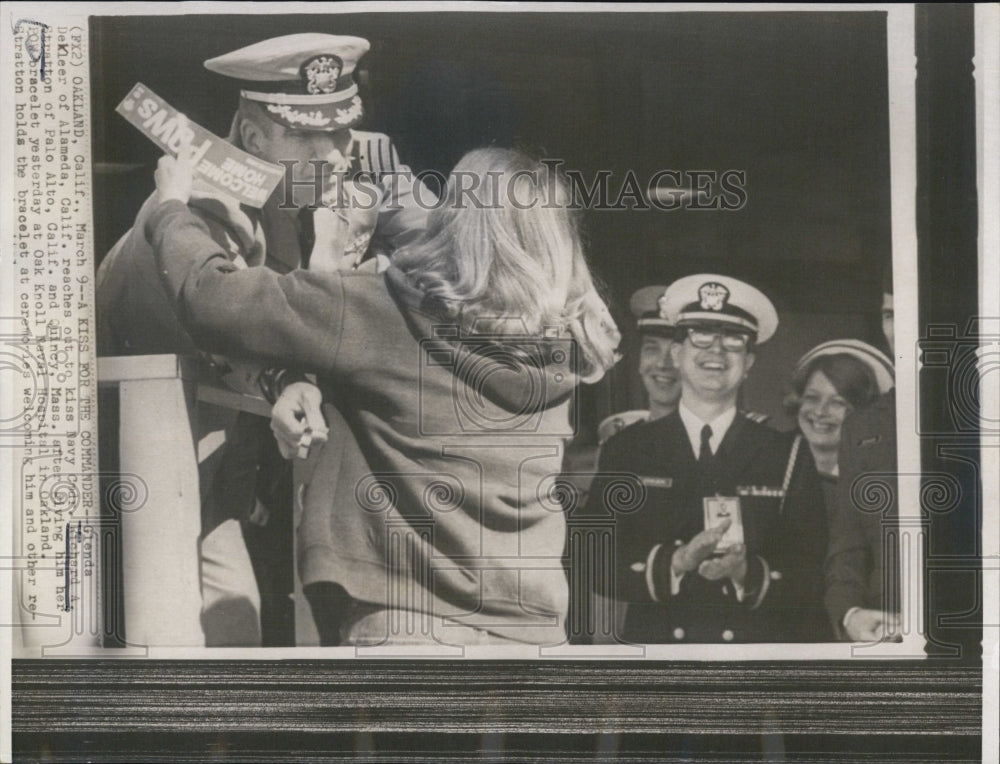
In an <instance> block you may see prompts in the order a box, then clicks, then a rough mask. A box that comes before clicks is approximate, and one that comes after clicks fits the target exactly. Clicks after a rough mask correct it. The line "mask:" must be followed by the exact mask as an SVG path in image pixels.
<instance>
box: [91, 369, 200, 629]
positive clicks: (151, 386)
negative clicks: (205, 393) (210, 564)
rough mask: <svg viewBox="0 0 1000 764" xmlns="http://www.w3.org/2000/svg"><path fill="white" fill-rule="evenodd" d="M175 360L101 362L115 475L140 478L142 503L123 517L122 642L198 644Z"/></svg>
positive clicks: (188, 409) (189, 430) (188, 456)
mask: <svg viewBox="0 0 1000 764" xmlns="http://www.w3.org/2000/svg"><path fill="white" fill-rule="evenodd" d="M184 376H185V375H184V364H183V363H182V360H181V359H179V358H178V357H177V356H169V355H165V356H136V357H130V358H103V359H101V368H100V379H101V383H102V384H116V383H117V385H118V388H119V417H120V419H119V423H120V424H119V437H120V457H119V461H120V465H119V469H120V471H121V472H122V473H126V474H132V475H135V476H137V477H138V478H139V479H141V480H142V481H143V482H144V483H145V485H146V489H147V491H148V500H147V501H146V503H145V506H143V507H141V508H140V509H137V510H135V511H133V512H123V513H122V517H121V530H122V545H123V549H122V568H123V571H122V573H123V575H122V580H123V582H124V592H123V599H124V609H125V613H124V616H125V638H126V640H127V641H128V643H129V644H130V645H156V646H164V647H188V646H199V645H203V644H204V642H205V637H204V634H203V632H202V628H201V621H200V616H201V585H200V575H199V553H198V539H199V536H200V535H201V500H200V495H199V487H198V458H197V452H196V444H195V442H194V437H193V431H194V428H193V427H192V424H193V422H192V418H193V417H194V416H195V407H194V397H195V395H194V383H193V382H186V381H185V379H184Z"/></svg>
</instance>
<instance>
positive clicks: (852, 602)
mask: <svg viewBox="0 0 1000 764" xmlns="http://www.w3.org/2000/svg"><path fill="white" fill-rule="evenodd" d="M882 292H883V293H882V332H883V334H885V339H886V342H888V343H889V352H890V354H893V355H895V321H894V312H893V301H892V292H893V289H892V272H891V269H889V268H887V269H886V271H885V272H884V274H883V280H882ZM838 465H839V467H840V479H839V480H838V482H837V506H836V511H835V513H834V516H833V522H832V524H831V526H830V548H829V551H828V554H827V560H826V593H825V595H824V598H825V604H826V609H827V613H828V614H829V616H830V620H831V622H832V624H833V627H834V629H835V631H836V633H837V636H838V637H840V638H841V639H846V640H849V641H852V642H877V641H880V640H883V639H887V638H888V639H892V640H896V641H898V640H899V639H901V638H902V635H901V634H900V633H899V627H900V616H899V610H900V602H899V576H900V571H899V569H898V564H899V563H898V560H899V555H898V551H896V550H891V551H893V552H895V553H894V554H890V555H889V559H890V560H892V559H895V560H896V565H897V568H895V569H893V568H887V567H886V565H885V561H886V548H887V540H888V539H890V538H891V536H888V535H887V530H891V529H892V528H893V527H895V526H896V525H897V524H898V522H899V503H898V501H897V480H896V479H895V478H894V477H891V478H890V477H888V476H894V475H895V473H896V471H897V466H896V388H895V387H893V388H892V389H890V390H889V391H888V392H886V393H884V394H883V395H882V396H881V397H879V398H878V399H876V400H875V401H873V402H872V403H871V404H870V405H868V406H867V407H865V408H863V409H859V410H858V411H856V412H854V414H852V415H851V416H849V417H848V418H847V419H845V420H844V424H843V428H842V431H841V438H840V452H839V454H838ZM869 475H870V476H871V477H870V478H868V477H866V476H869ZM866 480H875V481H878V482H880V483H881V482H884V481H886V480H889V481H890V482H891V485H892V491H891V492H890V497H891V498H890V502H889V506H888V507H886V509H885V512H871V511H868V510H866V508H863V507H861V506H859V504H858V502H857V501H856V499H855V497H856V496H859V495H863V494H864V491H863V487H864V484H865V481H866Z"/></svg>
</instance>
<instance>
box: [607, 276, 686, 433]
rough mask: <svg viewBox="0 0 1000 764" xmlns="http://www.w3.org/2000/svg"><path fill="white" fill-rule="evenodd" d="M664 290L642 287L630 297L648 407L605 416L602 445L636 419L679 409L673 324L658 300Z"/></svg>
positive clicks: (679, 395) (643, 420)
mask: <svg viewBox="0 0 1000 764" xmlns="http://www.w3.org/2000/svg"><path fill="white" fill-rule="evenodd" d="M663 292H664V287H662V286H648V287H643V288H642V289H639V290H637V291H636V292H635V293H633V295H632V299H631V300H630V301H629V310H631V311H632V315H633V316H635V319H636V332H637V333H638V335H639V378H640V379H641V380H642V386H643V387H644V388H645V390H646V397H647V399H648V400H649V408H648V409H635V410H632V411H622V412H620V413H617V414H612V415H611V416H609V417H607V418H605V419H604V420H602V421H601V423H600V424H599V425H598V426H597V442H598V444H600V445H603V444H604V442H605V441H606V440H607V439H608V438H610V437H611V436H612V435H616V434H617V433H619V432H621V431H622V430H624V429H625V428H626V427H628V426H630V425H633V424H635V423H636V422H646V421H650V420H653V419H659V418H660V417H665V416H666V415H667V414H672V413H673V412H674V411H676V410H677V402H678V401H679V400H680V399H681V378H680V374H679V372H678V371H677V367H675V366H674V361H673V358H671V356H670V347H671V345H673V344H674V327H672V326H671V325H670V322H669V321H667V319H666V318H665V317H664V316H662V315H661V311H660V308H659V305H658V303H657V301H658V300H659V298H660V297H661V296H662V295H663Z"/></svg>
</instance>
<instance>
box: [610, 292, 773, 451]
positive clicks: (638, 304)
mask: <svg viewBox="0 0 1000 764" xmlns="http://www.w3.org/2000/svg"><path fill="white" fill-rule="evenodd" d="M666 293H667V287H665V286H646V287H642V288H641V289H638V290H636V291H635V292H634V293H633V294H632V298H631V299H630V300H629V310H630V311H631V313H632V315H633V316H634V317H635V328H636V333H637V334H638V335H639V377H640V379H641V380H642V385H643V387H644V388H645V390H646V397H647V399H648V401H649V408H648V409H633V410H631V411H622V412H619V413H617V414H612V415H611V416H609V417H606V418H605V419H603V420H602V421H601V423H600V424H599V425H598V426H597V442H598V444H600V445H603V444H604V442H605V441H606V440H607V439H608V438H610V437H612V436H613V435H617V434H618V433H619V432H621V431H622V430H624V429H625V428H626V427H629V426H630V425H633V424H636V423H637V422H646V421H651V420H654V419H659V418H660V417H664V416H667V415H668V414H672V413H673V412H674V411H676V410H677V403H678V402H679V401H680V399H681V378H680V372H679V371H678V370H677V367H676V366H674V361H673V357H672V356H671V354H670V348H671V347H672V346H673V344H674V339H675V337H676V334H677V328H676V327H675V326H674V325H673V324H672V323H671V321H670V319H669V318H668V316H667V312H666V310H665V306H664V296H665V295H666ZM741 413H742V414H743V416H746V417H749V418H750V419H752V420H754V421H755V422H765V421H767V419H768V416H767V414H762V413H758V412H753V411H745V412H741Z"/></svg>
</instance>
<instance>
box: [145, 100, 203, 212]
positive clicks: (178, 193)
mask: <svg viewBox="0 0 1000 764" xmlns="http://www.w3.org/2000/svg"><path fill="white" fill-rule="evenodd" d="M178 122H179V124H178V130H182V131H184V128H185V126H186V122H187V120H186V119H185V118H184V115H178ZM185 133H186V131H185ZM155 177H156V198H157V201H158V202H159V203H160V204H163V203H164V202H168V201H170V200H171V199H176V200H177V201H179V202H184V204H187V201H188V199H189V198H190V197H191V185H192V184H193V182H194V150H193V149H192V148H191V139H190V137H188V138H185V139H184V141H183V142H182V143H181V146H180V149H179V150H178V151H177V157H176V158H175V157H172V156H169V155H167V156H162V157H160V161H159V163H158V164H157V165H156V174H155Z"/></svg>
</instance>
